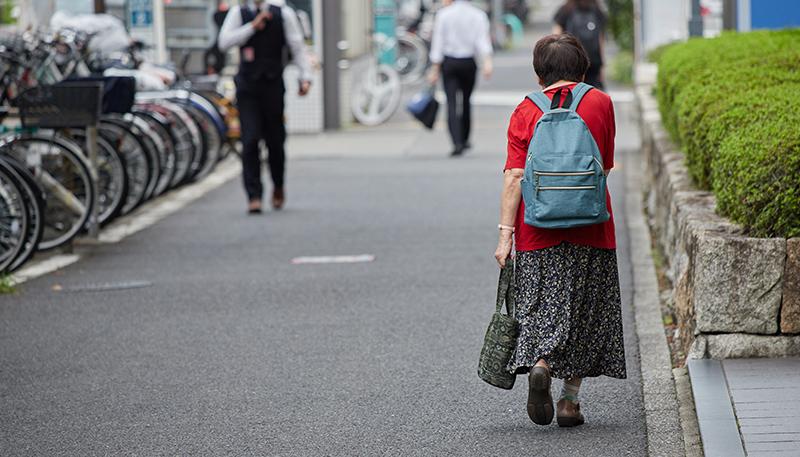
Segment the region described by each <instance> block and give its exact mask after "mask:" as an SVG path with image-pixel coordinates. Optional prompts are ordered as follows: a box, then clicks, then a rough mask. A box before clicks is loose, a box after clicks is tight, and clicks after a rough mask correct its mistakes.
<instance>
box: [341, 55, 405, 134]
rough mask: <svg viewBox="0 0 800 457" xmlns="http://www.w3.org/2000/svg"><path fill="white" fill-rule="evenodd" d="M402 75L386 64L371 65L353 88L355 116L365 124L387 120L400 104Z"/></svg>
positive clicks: (370, 124)
mask: <svg viewBox="0 0 800 457" xmlns="http://www.w3.org/2000/svg"><path fill="white" fill-rule="evenodd" d="M400 90H401V88H400V77H399V76H398V74H397V70H395V69H394V68H392V67H390V66H389V65H386V64H381V65H378V66H371V67H370V68H369V69H368V70H367V71H366V72H365V73H364V75H363V77H362V78H361V79H360V80H357V82H356V84H355V88H354V89H353V96H352V100H351V106H352V111H353V116H354V117H355V118H356V120H357V121H358V122H359V123H361V124H363V125H369V126H372V125H379V124H383V123H384V122H386V121H387V120H388V119H389V118H390V117H391V116H392V114H394V113H395V111H397V107H398V106H400Z"/></svg>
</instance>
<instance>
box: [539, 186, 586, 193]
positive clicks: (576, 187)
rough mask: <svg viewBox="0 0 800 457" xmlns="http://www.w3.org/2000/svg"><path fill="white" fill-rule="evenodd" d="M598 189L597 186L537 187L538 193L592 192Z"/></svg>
mask: <svg viewBox="0 0 800 457" xmlns="http://www.w3.org/2000/svg"><path fill="white" fill-rule="evenodd" d="M592 189H597V186H543V187H537V188H536V191H537V192H538V191H540V190H592Z"/></svg>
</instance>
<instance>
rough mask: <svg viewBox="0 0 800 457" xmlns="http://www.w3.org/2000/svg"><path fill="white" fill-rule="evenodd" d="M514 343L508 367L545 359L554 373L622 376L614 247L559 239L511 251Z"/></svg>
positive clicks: (524, 368)
mask: <svg viewBox="0 0 800 457" xmlns="http://www.w3.org/2000/svg"><path fill="white" fill-rule="evenodd" d="M516 287H517V300H516V302H517V303H516V304H517V306H516V312H515V315H516V318H517V321H518V322H519V324H520V334H519V339H518V340H517V348H516V350H515V351H514V355H513V356H512V358H511V361H510V362H509V364H508V371H510V372H513V373H517V374H520V373H526V372H528V371H529V370H530V368H531V367H533V366H534V365H535V364H536V362H537V361H538V360H539V359H544V360H545V361H546V362H547V363H548V364H549V365H550V370H551V373H552V375H553V376H554V377H556V378H561V379H569V378H573V377H578V378H586V377H592V376H601V375H605V376H610V377H613V378H625V377H626V372H625V348H624V345H623V336H622V303H621V298H620V291H619V274H618V272H617V253H616V250H614V249H599V248H594V247H591V246H581V245H576V244H571V243H566V242H565V243H561V244H560V245H558V246H553V247H550V248H546V249H539V250H535V251H519V252H517V256H516Z"/></svg>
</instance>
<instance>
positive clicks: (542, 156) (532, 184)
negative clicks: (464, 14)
mask: <svg viewBox="0 0 800 457" xmlns="http://www.w3.org/2000/svg"><path fill="white" fill-rule="evenodd" d="M591 89H593V87H592V86H590V85H588V84H585V83H578V85H576V86H575V88H574V89H573V90H572V91H570V90H569V89H562V90H559V91H558V92H556V94H555V95H554V96H553V100H552V102H551V100H550V99H549V98H547V96H546V95H544V94H543V93H542V92H534V93H531V94H530V95H528V98H530V99H531V101H533V103H535V104H536V106H538V107H539V109H541V110H542V113H544V114H543V115H542V117H541V118H540V119H539V122H537V123H536V129H535V130H534V135H533V138H531V142H530V145H529V146H528V157H527V159H526V162H525V173H524V175H523V178H522V198H523V199H524V201H525V223H526V224H528V225H532V226H534V227H541V228H551V229H555V228H571V227H580V226H584V225H592V224H599V223H601V222H605V221H607V220H608V218H609V214H608V208H607V207H606V176H605V174H604V173H603V157H602V156H601V155H600V149H598V147H597V143H596V142H595V141H594V137H593V136H592V133H591V132H590V131H589V128H588V127H586V124H585V123H584V122H583V119H581V117H580V116H578V113H576V112H575V110H576V109H577V108H578V105H579V104H580V102H581V99H583V96H584V95H586V93H587V92H588V91H589V90H591ZM562 92H566V99H565V100H564V107H563V108H559V107H558V105H559V103H560V101H561V94H562Z"/></svg>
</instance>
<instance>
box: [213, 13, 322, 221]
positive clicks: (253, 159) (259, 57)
mask: <svg viewBox="0 0 800 457" xmlns="http://www.w3.org/2000/svg"><path fill="white" fill-rule="evenodd" d="M233 46H239V73H238V74H237V75H236V78H235V81H236V99H237V107H238V109H239V121H240V123H241V130H242V177H243V178H244V188H245V191H246V192H247V198H248V201H249V203H248V211H249V212H250V213H251V214H253V213H260V212H261V199H262V196H263V192H264V190H263V186H262V183H261V156H260V150H259V142H260V141H261V140H262V139H263V140H264V142H265V143H266V146H267V150H268V151H269V157H268V160H267V162H268V164H269V170H270V174H271V175H272V183H273V185H274V187H273V191H272V207H273V208H274V209H280V208H282V207H283V204H284V200H285V198H286V193H285V191H284V170H285V160H286V156H285V152H284V148H283V144H284V142H285V140H286V127H285V126H284V118H283V108H284V103H283V94H284V92H285V91H286V89H285V87H284V84H283V68H284V66H285V61H286V60H287V59H286V49H287V47H288V49H289V50H290V51H291V55H292V58H293V60H294V62H295V63H296V64H297V66H298V67H299V68H300V85H299V87H300V88H299V91H298V92H299V94H300V95H301V96H303V95H306V94H307V93H308V91H309V89H310V88H311V65H310V63H309V60H308V57H307V55H306V51H305V44H304V43H303V33H302V29H301V27H300V23H299V21H298V20H297V15H296V14H295V12H294V10H292V9H291V8H289V7H288V6H286V4H285V3H284V1H283V0H271V1H269V2H264V1H262V0H256V1H255V2H252V3H248V4H245V5H242V6H241V7H233V8H231V10H230V11H229V12H228V16H227V17H226V18H225V22H224V23H223V24H222V28H221V29H220V33H219V48H220V49H221V50H223V51H224V50H227V49H229V48H231V47H233Z"/></svg>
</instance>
